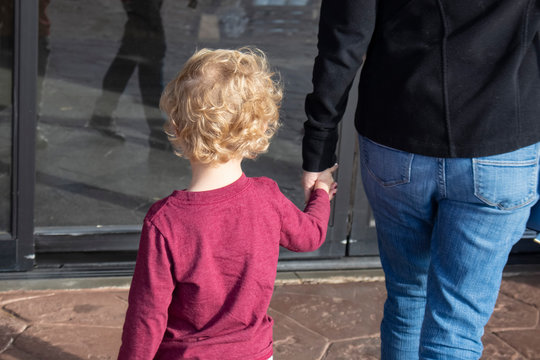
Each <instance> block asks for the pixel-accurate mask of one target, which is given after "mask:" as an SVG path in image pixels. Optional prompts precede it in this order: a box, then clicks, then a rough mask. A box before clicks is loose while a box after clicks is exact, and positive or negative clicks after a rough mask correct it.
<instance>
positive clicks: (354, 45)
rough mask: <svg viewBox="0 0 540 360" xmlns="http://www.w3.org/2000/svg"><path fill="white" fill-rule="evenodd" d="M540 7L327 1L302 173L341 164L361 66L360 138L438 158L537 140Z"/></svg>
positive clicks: (525, 2)
mask: <svg viewBox="0 0 540 360" xmlns="http://www.w3.org/2000/svg"><path fill="white" fill-rule="evenodd" d="M539 29H540V0H381V1H377V0H323V3H322V7H321V16H320V24H319V42H318V50H319V53H318V56H317V58H316V59H315V66H314V70H313V86H314V89H313V93H311V94H309V95H308V96H307V98H306V113H307V117H308V120H307V121H306V123H305V136H304V140H303V146H302V150H303V158H304V164H303V168H304V170H307V171H321V170H323V169H325V168H327V167H329V166H331V165H332V164H333V163H334V152H335V147H336V142H337V125H338V122H339V121H340V120H341V117H342V116H343V112H344V110H345V105H346V102H347V93H348V90H349V89H350V87H351V83H352V81H353V78H354V76H355V74H356V73H357V71H358V69H359V68H360V66H361V65H362V57H363V56H364V55H366V60H365V63H364V66H363V69H362V72H361V77H360V87H359V102H358V105H357V111H356V117H355V125H356V128H357V130H358V132H359V133H360V134H362V135H364V136H366V137H368V138H370V139H372V140H374V141H376V142H378V143H381V144H383V145H387V146H390V147H393V148H397V149H401V150H405V151H408V152H412V153H418V154H422V155H427V156H436V157H478V156H487V155H494V154H499V153H504V152H509V151H512V150H516V149H518V148H520V147H523V146H526V145H530V144H533V143H535V142H538V141H540V32H539Z"/></svg>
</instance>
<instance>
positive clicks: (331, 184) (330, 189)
mask: <svg viewBox="0 0 540 360" xmlns="http://www.w3.org/2000/svg"><path fill="white" fill-rule="evenodd" d="M337 168H338V164H335V165H334V166H332V167H331V168H328V169H326V170H324V171H323V172H321V173H320V174H319V177H318V178H317V181H316V182H315V186H314V189H323V190H324V191H326V192H327V193H328V196H329V197H330V200H332V199H333V198H334V195H336V193H337V182H335V181H334V178H333V177H332V173H333V172H334V171H336V170H337Z"/></svg>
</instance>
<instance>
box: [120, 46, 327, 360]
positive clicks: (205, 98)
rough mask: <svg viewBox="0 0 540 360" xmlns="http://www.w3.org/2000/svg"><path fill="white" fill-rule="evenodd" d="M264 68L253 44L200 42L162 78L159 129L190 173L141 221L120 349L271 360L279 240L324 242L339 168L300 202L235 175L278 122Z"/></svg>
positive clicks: (301, 245)
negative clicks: (172, 74)
mask: <svg viewBox="0 0 540 360" xmlns="http://www.w3.org/2000/svg"><path fill="white" fill-rule="evenodd" d="M272 76H273V74H272V73H271V72H270V71H269V69H268V65H267V62H266V59H265V57H264V54H263V53H262V52H261V51H259V50H251V49H247V48H242V49H240V50H214V51H212V50H207V49H203V50H200V51H198V52H197V53H195V54H194V55H193V56H192V57H191V58H190V59H189V60H188V62H187V63H186V65H185V66H184V68H183V70H182V71H181V72H180V74H179V75H178V76H177V77H176V78H175V79H174V80H173V81H171V82H170V83H169V84H168V85H167V87H166V89H165V91H164V93H163V95H162V98H161V107H162V109H163V110H164V111H165V112H166V113H167V115H168V122H167V124H166V125H165V128H166V131H167V133H168V135H169V137H170V139H171V143H172V144H173V146H174V147H175V149H176V152H177V154H179V155H181V156H184V157H186V158H187V159H189V161H190V163H191V168H192V179H191V184H190V185H189V187H188V188H187V189H185V190H182V191H174V192H173V193H172V194H171V195H170V196H168V197H166V198H165V199H163V200H161V201H158V202H157V203H156V204H154V205H153V206H152V207H151V209H150V210H149V212H148V214H147V216H146V218H145V220H144V226H143V230H142V235H141V241H140V245H139V254H138V257H137V264H136V267H135V273H134V275H133V280H132V284H131V289H130V293H129V307H128V310H127V314H126V320H125V324H124V331H123V335H122V346H121V348H120V354H119V359H130V360H132V359H154V358H155V359H204V360H214V359H220V360H233V359H238V360H240V359H242V360H267V359H271V357H272V319H271V318H270V317H269V316H268V315H267V313H266V312H267V309H268V306H269V303H270V299H271V297H272V291H273V287H274V280H275V276H276V268H277V262H278V255H279V246H280V245H281V246H284V247H285V248H287V249H290V250H292V251H313V250H315V249H317V248H318V247H319V246H320V245H321V244H322V243H323V241H324V239H325V236H326V230H327V223H328V218H329V214H330V201H329V200H330V199H331V198H332V197H333V195H334V194H335V192H336V184H335V183H334V181H333V179H332V172H333V171H334V170H335V169H336V168H337V165H336V166H334V167H333V168H332V169H328V170H326V171H325V172H323V173H322V174H321V176H320V178H319V179H318V181H317V182H316V184H315V186H314V190H313V192H312V195H311V198H310V199H309V202H308V203H307V206H306V209H305V210H304V212H302V211H300V210H299V209H298V208H297V207H296V206H295V205H294V204H293V203H292V202H290V201H289V200H288V199H287V198H286V197H285V196H284V195H283V194H282V193H281V192H280V191H279V188H278V186H277V184H276V183H275V182H274V181H272V180H270V179H268V178H264V177H261V178H248V177H246V176H245V175H244V174H243V172H242V168H241V161H242V159H243V158H250V159H252V158H255V157H256V156H257V155H258V154H259V153H262V152H264V151H266V149H267V148H268V145H269V140H270V138H271V137H272V135H273V134H274V132H275V131H276V129H277V127H278V120H279V113H278V110H279V104H280V101H281V98H282V91H281V87H280V85H279V84H278V83H276V82H275V81H274V80H272Z"/></svg>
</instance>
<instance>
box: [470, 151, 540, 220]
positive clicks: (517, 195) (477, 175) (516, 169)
mask: <svg viewBox="0 0 540 360" xmlns="http://www.w3.org/2000/svg"><path fill="white" fill-rule="evenodd" d="M538 147H539V145H538V144H534V145H531V146H527V147H524V148H521V149H519V150H516V151H512V152H509V153H505V154H500V155H494V156H486V157H480V158H474V159H473V160H472V161H473V172H474V195H475V196H476V197H477V198H478V199H480V200H481V201H483V202H484V203H486V204H488V205H490V206H494V207H497V208H499V209H502V210H512V209H517V208H520V207H523V206H526V205H528V204H530V203H531V202H533V201H534V200H535V199H536V196H537V186H538Z"/></svg>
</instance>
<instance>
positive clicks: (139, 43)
mask: <svg viewBox="0 0 540 360" xmlns="http://www.w3.org/2000/svg"><path fill="white" fill-rule="evenodd" d="M122 5H123V6H124V10H125V12H126V15H127V21H126V23H125V25H124V34H123V36H122V43H121V45H120V48H119V49H118V53H117V54H116V57H115V58H114V60H113V61H112V63H111V65H110V66H109V69H108V70H107V73H106V74H105V77H104V78H103V91H102V93H101V96H100V97H99V98H98V99H97V101H96V105H95V108H94V113H93V115H92V117H91V119H90V120H89V121H88V123H87V124H86V126H87V127H90V128H93V129H95V130H97V131H98V132H100V133H101V134H102V135H105V136H108V137H111V138H114V139H117V140H120V141H124V140H125V135H124V134H123V133H122V132H121V131H120V130H118V128H117V127H116V124H115V122H114V120H113V118H112V113H113V111H114V110H115V109H116V107H117V105H118V102H119V100H120V96H121V95H122V93H123V92H124V90H125V88H126V86H127V84H128V82H129V79H130V78H131V76H132V75H133V73H134V72H135V69H138V77H139V89H140V92H141V97H142V102H143V106H144V113H145V116H146V122H147V124H148V127H149V129H150V135H149V137H148V143H149V145H150V147H152V148H158V149H163V150H167V149H169V148H170V145H169V141H168V139H167V137H166V135H165V133H164V132H163V129H162V128H163V124H164V122H165V120H164V119H163V117H162V115H161V111H160V110H159V99H160V96H161V92H162V91H163V61H164V58H165V52H166V43H165V31H164V28H163V22H162V18H161V7H162V5H163V0H122Z"/></svg>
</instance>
